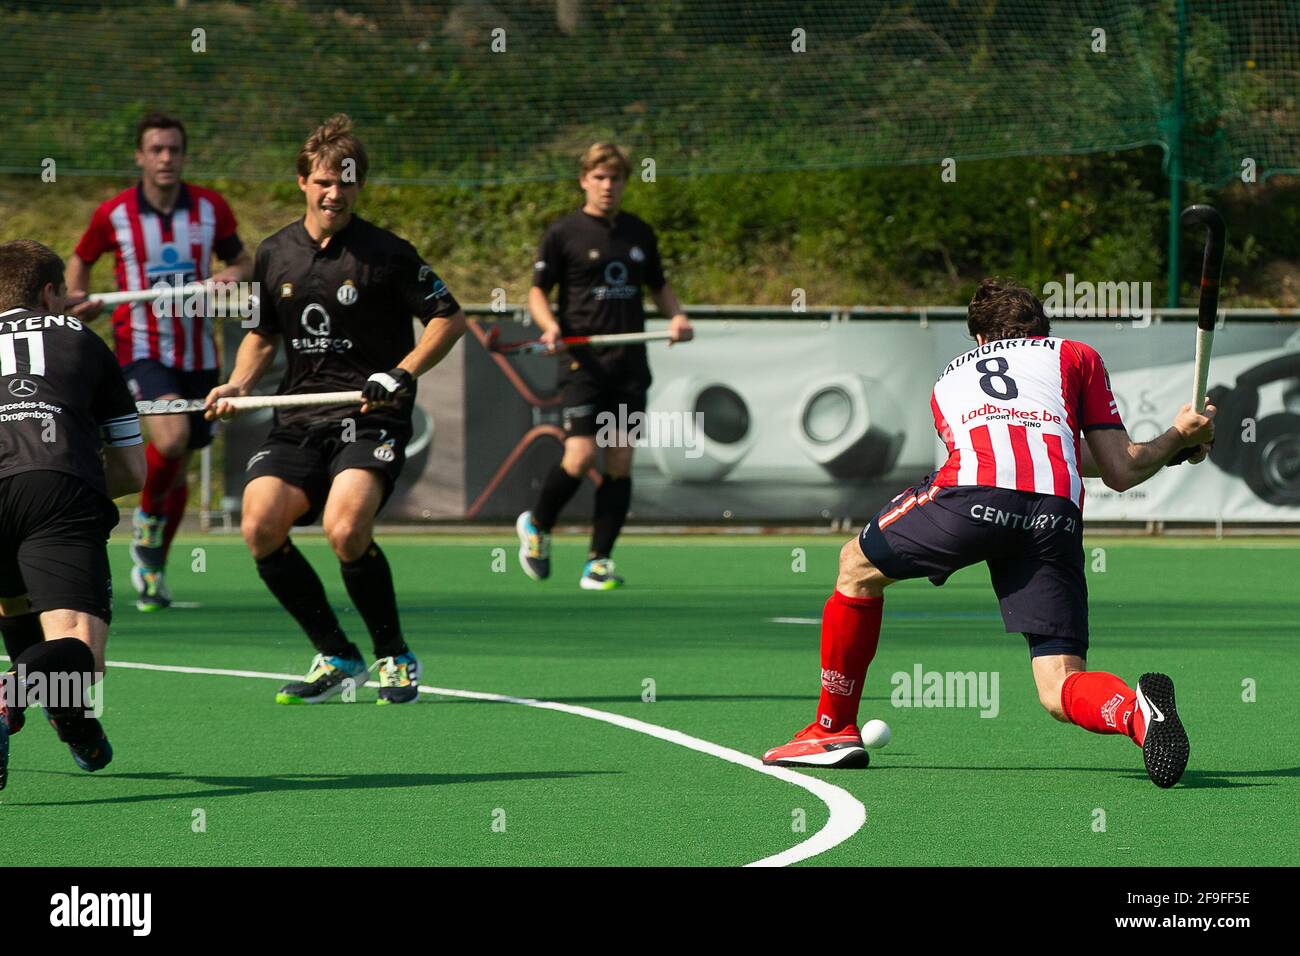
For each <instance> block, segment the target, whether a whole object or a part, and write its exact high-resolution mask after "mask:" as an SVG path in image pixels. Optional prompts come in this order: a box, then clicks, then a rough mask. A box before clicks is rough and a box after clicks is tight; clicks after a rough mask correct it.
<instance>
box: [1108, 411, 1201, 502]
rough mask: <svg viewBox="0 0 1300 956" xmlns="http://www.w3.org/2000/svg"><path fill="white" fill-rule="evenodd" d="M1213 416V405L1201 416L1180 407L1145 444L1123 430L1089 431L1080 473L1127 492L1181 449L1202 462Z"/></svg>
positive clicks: (1192, 458)
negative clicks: (1169, 421)
mask: <svg viewBox="0 0 1300 956" xmlns="http://www.w3.org/2000/svg"><path fill="white" fill-rule="evenodd" d="M1214 413H1215V407H1214V406H1213V405H1206V406H1205V414H1204V415H1202V414H1200V413H1198V412H1197V411H1196V410H1195V409H1194V408H1192V406H1191V405H1190V404H1188V405H1184V406H1183V407H1182V409H1181V410H1180V411H1179V412H1178V416H1177V417H1176V418H1175V419H1174V423H1173V424H1172V425H1170V426H1169V428H1168V429H1167V430H1166V431H1165V432H1164V433H1163V434H1161V435H1158V436H1156V437H1155V438H1153V439H1152V440H1151V441H1146V442H1135V441H1133V439H1132V438H1131V437H1130V436H1129V433H1128V431H1127V429H1123V428H1107V429H1096V430H1094V431H1089V432H1087V433H1085V436H1084V437H1086V438H1087V440H1088V441H1087V447H1086V449H1085V451H1084V461H1083V474H1084V475H1085V476H1087V477H1096V478H1101V480H1102V481H1104V482H1105V483H1106V487H1107V488H1111V489H1114V490H1115V491H1128V490H1129V489H1130V488H1133V487H1136V486H1137V485H1140V484H1142V482H1144V481H1146V480H1147V479H1148V478H1150V477H1151V476H1152V475H1154V474H1155V473H1156V472H1157V471H1159V470H1160V469H1161V468H1163V467H1164V466H1165V465H1167V464H1169V461H1170V459H1172V458H1173V457H1174V456H1175V455H1177V454H1178V453H1179V452H1180V451H1182V450H1183V449H1184V448H1196V449H1197V451H1196V453H1195V454H1194V455H1193V456H1192V457H1191V458H1190V459H1189V460H1190V461H1192V462H1193V463H1195V462H1199V461H1203V460H1204V459H1205V453H1206V447H1202V446H1208V445H1209V443H1210V442H1212V441H1213V440H1214V420H1213V419H1214Z"/></svg>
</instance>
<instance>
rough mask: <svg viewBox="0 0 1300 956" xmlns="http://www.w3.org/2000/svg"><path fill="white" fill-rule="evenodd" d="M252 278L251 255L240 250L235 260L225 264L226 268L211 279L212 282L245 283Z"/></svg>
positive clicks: (245, 250)
mask: <svg viewBox="0 0 1300 956" xmlns="http://www.w3.org/2000/svg"><path fill="white" fill-rule="evenodd" d="M252 277H253V254H252V253H251V252H249V251H248V249H246V248H245V249H240V250H239V254H238V255H237V256H235V258H233V259H231V260H230V261H229V262H228V263H226V267H225V268H224V269H222V270H221V271H220V272H218V273H217V274H216V275H214V276H213V277H212V280H211V281H212V282H247V281H248V280H249V279H251V278H252Z"/></svg>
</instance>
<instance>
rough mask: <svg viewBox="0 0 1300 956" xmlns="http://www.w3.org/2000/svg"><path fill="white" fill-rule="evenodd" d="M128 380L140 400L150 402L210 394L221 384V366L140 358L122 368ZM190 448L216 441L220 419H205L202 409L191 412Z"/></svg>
mask: <svg viewBox="0 0 1300 956" xmlns="http://www.w3.org/2000/svg"><path fill="white" fill-rule="evenodd" d="M122 374H123V375H125V376H126V384H127V385H129V386H130V387H131V394H132V395H133V396H134V397H135V400H136V401H137V402H147V401H151V400H153V399H155V398H162V397H163V396H164V395H179V396H180V397H181V398H207V397H208V392H210V391H212V390H213V389H214V388H216V387H217V385H218V384H220V380H221V370H220V369H215V368H203V369H193V370H186V369H179V368H171V367H170V366H167V365H164V364H163V363H162V362H159V361H157V360H156V359H137V360H136V361H134V362H131V363H129V364H127V365H125V366H123V368H122ZM185 417H186V418H188V419H189V420H190V446H189V447H190V450H191V451H197V450H198V449H200V448H207V447H208V446H209V445H211V444H212V436H213V435H214V434H215V430H216V422H209V421H204V420H203V413H202V412H189V413H187V414H186V416H185Z"/></svg>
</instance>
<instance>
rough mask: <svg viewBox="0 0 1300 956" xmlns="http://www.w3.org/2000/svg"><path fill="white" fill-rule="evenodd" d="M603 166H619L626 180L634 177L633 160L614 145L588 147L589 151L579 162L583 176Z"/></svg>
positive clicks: (602, 144)
mask: <svg viewBox="0 0 1300 956" xmlns="http://www.w3.org/2000/svg"><path fill="white" fill-rule="evenodd" d="M601 166H617V167H618V171H619V172H620V173H622V174H623V178H624V179H628V178H630V177H631V175H632V162H631V160H629V159H628V158H627V153H625V152H624V151H623V148H622V147H621V146H618V145H616V144H614V143H593V144H592V145H590V146H588V147H587V151H586V152H585V153H583V154H582V159H581V160H579V161H578V170H579V171H580V172H581V174H582V175H583V176H585V175H587V174H588V173H589V172H591V171H592V170H593V169H599V168H600V167H601Z"/></svg>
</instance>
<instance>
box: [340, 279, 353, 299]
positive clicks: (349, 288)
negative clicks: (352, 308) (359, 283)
mask: <svg viewBox="0 0 1300 956" xmlns="http://www.w3.org/2000/svg"><path fill="white" fill-rule="evenodd" d="M337 297H338V300H339V304H340V305H352V303H354V302H356V301H357V287H356V286H355V285H353V284H352V280H351V279H344V280H343V284H342V285H341V286H339V291H338V294H337Z"/></svg>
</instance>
